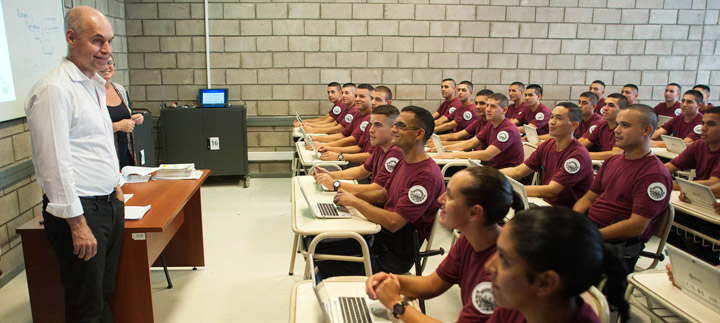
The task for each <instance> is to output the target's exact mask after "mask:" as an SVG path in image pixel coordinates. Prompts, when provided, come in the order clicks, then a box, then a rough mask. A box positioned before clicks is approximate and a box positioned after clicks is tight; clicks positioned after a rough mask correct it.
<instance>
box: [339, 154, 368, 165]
mask: <svg viewBox="0 0 720 323" xmlns="http://www.w3.org/2000/svg"><path fill="white" fill-rule="evenodd" d="M368 158H370V154H369V153H356V154H343V159H344V160H346V161H349V162H352V163H364V162H365V161H366V160H367V159H368Z"/></svg>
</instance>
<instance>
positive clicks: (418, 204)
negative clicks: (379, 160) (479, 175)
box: [318, 106, 445, 273]
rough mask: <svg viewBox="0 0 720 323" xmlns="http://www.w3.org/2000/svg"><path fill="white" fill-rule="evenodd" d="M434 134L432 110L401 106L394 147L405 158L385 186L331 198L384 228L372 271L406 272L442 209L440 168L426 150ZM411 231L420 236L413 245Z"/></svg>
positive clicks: (377, 240) (377, 241) (375, 246)
mask: <svg viewBox="0 0 720 323" xmlns="http://www.w3.org/2000/svg"><path fill="white" fill-rule="evenodd" d="M432 130H433V120H432V114H430V112H428V111H427V110H425V109H423V108H420V107H416V106H407V107H405V108H403V109H402V112H400V115H399V116H398V117H397V120H396V121H395V124H394V126H393V128H392V135H393V139H392V144H393V145H394V146H397V147H399V148H400V149H401V150H402V152H403V156H404V157H405V160H403V161H400V162H398V164H397V165H395V169H394V170H393V172H392V175H391V177H390V179H389V180H388V182H387V183H386V184H385V187H384V188H383V189H380V190H375V191H369V192H361V193H357V194H353V193H350V192H347V191H345V190H342V189H341V190H340V191H338V193H337V195H336V196H335V199H334V201H335V203H336V204H338V205H344V206H351V207H354V208H355V209H357V210H358V211H359V212H360V213H361V214H362V215H364V216H365V217H366V218H367V219H368V220H370V221H372V222H375V223H377V224H380V225H381V226H382V231H381V232H380V233H378V234H376V235H375V242H374V243H373V245H372V247H371V251H370V253H371V255H372V259H371V260H372V268H373V272H379V271H385V272H391V273H405V272H407V271H408V270H409V269H410V268H411V267H412V265H413V261H414V251H413V248H414V246H415V244H416V243H417V244H418V246H419V245H421V244H422V241H423V240H425V238H426V237H427V235H428V234H429V231H430V229H431V228H432V223H433V221H434V219H435V215H436V212H437V210H438V209H439V208H440V203H439V202H438V201H437V198H438V197H439V196H440V195H441V194H442V193H443V192H445V182H444V181H443V178H442V174H441V173H440V168H439V167H438V165H437V164H436V163H435V161H433V160H432V159H431V158H430V156H428V155H427V153H426V152H425V142H426V141H427V140H428V139H429V138H430V135H431V134H432ZM375 205H384V206H383V207H377V206H375ZM414 230H417V233H418V235H417V236H418V241H416V242H415V243H414V242H413V240H412V239H414V238H413V231H414ZM319 265H320V264H318V266H319Z"/></svg>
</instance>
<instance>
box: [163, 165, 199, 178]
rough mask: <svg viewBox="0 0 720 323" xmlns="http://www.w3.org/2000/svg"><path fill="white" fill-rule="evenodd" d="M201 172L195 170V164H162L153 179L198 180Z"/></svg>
mask: <svg viewBox="0 0 720 323" xmlns="http://www.w3.org/2000/svg"><path fill="white" fill-rule="evenodd" d="M200 176H202V171H200V170H195V164H194V163H190V164H162V165H160V167H159V169H158V171H157V174H155V179H198V178H200Z"/></svg>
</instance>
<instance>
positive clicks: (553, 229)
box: [485, 207, 630, 323]
mask: <svg viewBox="0 0 720 323" xmlns="http://www.w3.org/2000/svg"><path fill="white" fill-rule="evenodd" d="M497 250H498V251H497V253H496V254H495V255H494V256H493V257H492V258H491V259H490V261H488V262H487V263H486V264H485V270H486V271H488V272H490V274H491V275H492V282H493V283H492V293H493V295H494V299H495V304H497V307H495V311H493V314H492V316H491V317H490V319H489V320H488V321H487V322H488V323H490V322H493V323H495V322H497V323H515V322H517V323H521V322H559V323H560V322H578V323H580V322H583V323H585V322H600V319H599V318H598V315H597V314H595V312H594V311H593V309H592V308H591V307H590V305H588V304H587V303H585V302H584V301H583V300H582V298H580V294H582V293H583V292H585V291H586V290H587V289H588V288H590V286H591V285H593V284H597V283H598V282H599V281H600V279H602V278H603V274H605V275H606V276H607V279H608V280H607V285H606V295H607V300H608V303H610V304H611V305H613V306H614V308H615V309H616V310H617V311H618V312H619V317H620V321H621V322H626V321H627V320H628V319H629V309H630V306H629V305H628V303H627V301H626V300H625V298H624V292H625V288H624V287H625V285H626V280H625V275H626V274H627V270H626V268H625V265H624V264H623V261H622V259H620V258H619V257H618V255H617V253H616V250H615V248H613V247H612V246H610V245H608V244H605V243H603V241H602V237H601V235H600V234H599V232H598V230H597V229H596V228H595V226H594V225H593V223H592V222H590V221H588V220H587V218H585V217H583V216H581V215H580V214H577V213H575V212H572V211H571V210H569V209H566V208H564V207H543V208H532V209H528V210H524V211H521V212H518V213H517V214H516V215H515V217H514V218H513V219H512V220H510V222H508V223H507V224H506V225H505V227H504V228H503V230H502V231H501V232H500V236H499V237H498V241H497Z"/></svg>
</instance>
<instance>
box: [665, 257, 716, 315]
mask: <svg viewBox="0 0 720 323" xmlns="http://www.w3.org/2000/svg"><path fill="white" fill-rule="evenodd" d="M665 246H666V247H667V251H668V255H669V256H670V266H671V267H672V272H673V280H675V285H677V286H678V287H680V289H681V290H682V291H683V293H685V294H687V295H688V296H690V297H692V298H694V299H696V300H697V301H698V302H700V303H703V304H705V305H706V306H707V307H709V308H710V309H712V310H713V311H715V312H718V313H720V269H718V268H716V267H714V266H712V265H710V264H708V263H706V262H704V261H702V260H700V259H698V258H696V257H694V256H692V255H690V254H688V253H686V252H684V251H682V250H680V249H678V248H675V247H673V246H672V245H670V244H666V245H665Z"/></svg>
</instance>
